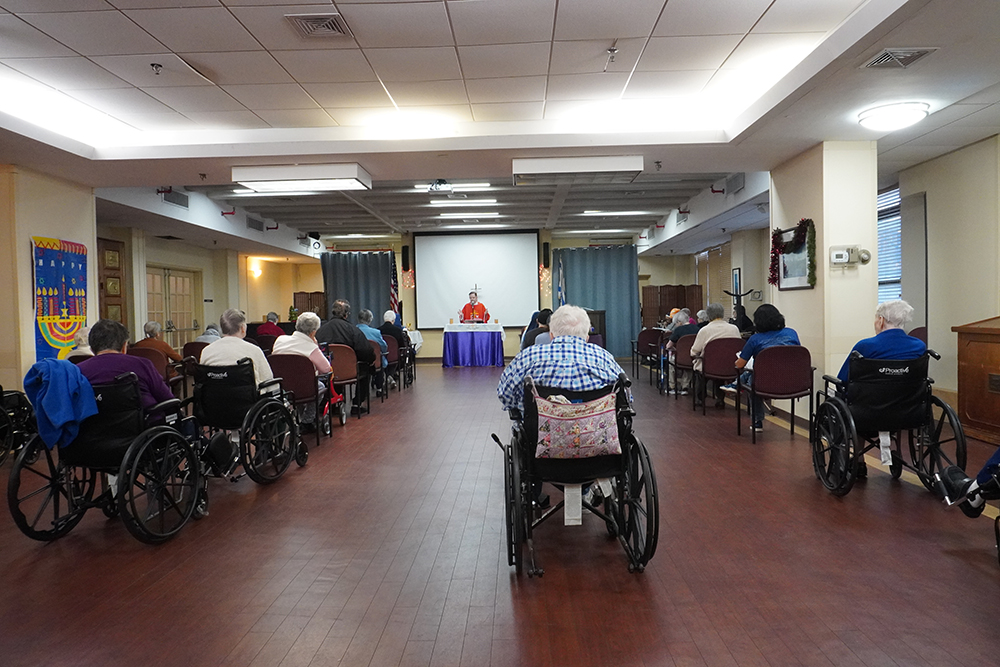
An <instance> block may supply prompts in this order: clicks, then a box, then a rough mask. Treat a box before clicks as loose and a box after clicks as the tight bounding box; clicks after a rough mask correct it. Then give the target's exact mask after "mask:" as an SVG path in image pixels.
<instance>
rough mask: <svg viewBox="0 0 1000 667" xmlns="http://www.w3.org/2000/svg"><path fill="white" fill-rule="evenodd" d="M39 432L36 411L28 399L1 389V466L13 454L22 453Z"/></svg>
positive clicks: (19, 393)
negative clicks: (22, 449) (21, 450)
mask: <svg viewBox="0 0 1000 667" xmlns="http://www.w3.org/2000/svg"><path fill="white" fill-rule="evenodd" d="M37 432H38V426H37V425H36V424H35V411H34V410H33V409H32V407H31V403H30V402H29V401H28V397H27V396H25V395H24V394H23V393H22V392H19V391H4V389H3V387H0V465H3V462H4V461H6V460H7V457H8V456H9V455H10V453H11V452H15V456H16V452H18V451H20V449H21V448H22V447H24V446H25V445H26V444H28V441H29V440H31V436H33V435H34V434H35V433H37Z"/></svg>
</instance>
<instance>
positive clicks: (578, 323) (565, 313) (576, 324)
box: [549, 304, 590, 340]
mask: <svg viewBox="0 0 1000 667" xmlns="http://www.w3.org/2000/svg"><path fill="white" fill-rule="evenodd" d="M549 333H550V335H551V336H552V338H553V339H555V338H558V337H559V336H576V337H577V338H582V339H584V340H587V336H588V335H589V334H590V316H589V315H587V311H585V310H584V309H583V308H581V307H580V306H570V305H568V304H567V305H565V306H559V308H558V309H556V312H554V313H552V317H551V318H550V319H549Z"/></svg>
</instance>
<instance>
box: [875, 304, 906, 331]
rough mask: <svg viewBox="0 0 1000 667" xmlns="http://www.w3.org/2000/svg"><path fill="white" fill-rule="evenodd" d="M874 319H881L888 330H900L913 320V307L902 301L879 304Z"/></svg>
mask: <svg viewBox="0 0 1000 667" xmlns="http://www.w3.org/2000/svg"><path fill="white" fill-rule="evenodd" d="M875 317H881V318H882V319H884V320H885V324H886V326H887V327H889V328H890V329H902V328H903V327H905V326H906V325H907V324H908V323H909V322H910V321H912V320H913V306H911V305H910V304H908V303H906V302H905V301H903V300H902V299H896V300H895V301H886V302H884V303H880V304H879V306H878V308H876V309H875Z"/></svg>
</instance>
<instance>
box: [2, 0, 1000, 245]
mask: <svg viewBox="0 0 1000 667" xmlns="http://www.w3.org/2000/svg"><path fill="white" fill-rule="evenodd" d="M67 9H72V11H67ZM334 11H337V12H340V14H341V15H342V16H343V19H344V20H345V22H346V24H347V25H348V26H349V28H350V30H351V31H352V33H353V37H346V38H345V37H341V38H333V39H306V38H302V37H300V36H299V35H298V34H297V33H296V32H295V31H294V29H293V28H292V27H291V25H290V24H289V23H288V22H287V21H286V20H285V18H284V16H285V15H286V14H314V13H325V12H334ZM998 34H1000V11H997V5H996V2H995V0H909V1H906V0H867V1H861V0H669V2H667V1H665V0H618V1H617V2H613V3H612V2H607V1H606V0H573V1H572V2H570V1H567V0H562V1H561V2H558V3H557V2H556V0H504V1H502V2H501V1H499V0H446V1H442V0H427V1H416V2H413V1H409V2H403V1H400V2H363V1H356V2H355V1H352V2H336V3H333V2H324V1H320V0H316V1H314V2H301V3H297V4H289V3H287V2H281V1H280V0H221V1H220V0H109V1H105V0H74V2H72V3H69V2H65V1H63V0H0V90H3V91H6V94H0V162H5V163H12V164H19V165H24V166H27V167H32V168H36V169H39V170H42V171H45V172H48V173H52V174H55V175H58V176H62V177H65V178H70V179H72V180H75V181H78V182H81V183H85V184H89V185H93V186H102V187H114V186H123V187H124V186H149V187H155V186H157V185H174V186H178V187H179V186H192V188H193V189H194V188H195V187H197V189H203V190H204V191H205V192H207V193H208V194H210V195H212V196H217V197H224V195H225V193H226V189H225V186H229V187H231V186H232V183H231V177H230V169H231V167H232V166H233V165H241V164H243V165H247V164H282V163H297V162H358V163H359V164H361V165H362V166H363V167H364V168H365V169H366V170H367V171H368V172H369V173H371V174H372V176H373V178H374V180H375V189H374V190H373V191H372V192H369V193H353V194H352V197H353V199H352V200H348V199H346V198H345V197H343V196H341V195H330V196H324V197H314V198H291V201H285V200H283V199H274V200H256V201H254V203H253V206H252V207H251V208H253V209H254V210H256V211H258V212H261V214H265V213H267V214H273V216H274V218H275V219H278V220H282V221H284V222H285V223H286V224H290V225H294V226H296V227H297V228H299V229H301V230H303V231H322V232H333V231H337V232H352V231H353V232H375V231H383V232H384V231H390V230H393V229H395V230H396V231H398V230H409V229H415V228H417V227H419V228H421V229H425V228H426V227H427V225H429V224H435V223H433V221H430V220H429V219H428V218H426V217H425V214H426V213H427V210H426V208H427V206H426V205H427V201H426V200H427V196H426V194H424V195H423V196H422V197H415V196H414V194H413V192H411V191H412V185H413V183H415V182H420V181H430V180H434V179H436V178H445V179H448V180H449V181H452V182H461V181H463V180H464V181H466V182H469V181H484V180H485V181H489V182H490V183H491V184H494V185H496V186H497V187H496V192H495V193H493V194H491V195H490V196H495V197H496V198H497V199H498V209H497V210H498V211H501V212H502V215H503V216H504V219H505V220H506V221H507V222H509V223H510V224H513V225H516V226H535V227H539V226H542V227H548V228H550V229H553V230H554V231H560V230H562V231H567V230H571V229H573V228H578V229H579V228H583V229H585V228H587V227H586V226H585V225H592V226H597V227H598V228H600V227H605V228H621V227H622V226H623V225H625V224H626V223H627V225H628V226H630V227H631V228H634V229H636V230H638V229H641V228H643V227H645V226H648V224H649V220H644V219H641V218H636V219H632V220H628V221H623V219H622V218H615V217H614V216H609V217H608V218H607V219H601V218H596V219H591V218H587V219H585V220H581V219H580V217H579V216H578V214H579V213H580V212H582V210H587V208H588V207H600V208H601V209H602V210H604V209H609V208H611V207H612V206H614V205H620V206H624V207H627V208H629V209H631V208H634V206H633V202H634V201H636V200H641V201H642V205H643V209H642V210H648V211H650V212H651V213H652V214H659V213H661V212H665V211H666V210H669V209H670V208H672V207H676V206H677V205H679V204H680V203H683V201H685V200H686V199H684V198H685V197H690V196H691V195H690V194H688V193H689V191H690V190H692V189H693V188H696V187H702V188H703V187H704V186H705V184H710V183H713V182H715V181H717V180H718V179H719V178H721V177H722V176H724V175H725V174H728V173H733V172H738V171H758V170H768V169H771V168H773V167H775V166H776V165H778V164H780V163H781V162H783V161H784V160H787V159H788V158H790V157H792V156H794V155H796V154H797V153H799V152H801V151H802V150H804V149H806V148H808V147H809V146H811V145H814V144H815V143H817V142H819V141H823V140H863V139H870V140H878V142H879V143H878V145H879V159H880V174H879V177H880V185H882V186H885V185H889V184H891V183H892V182H894V180H895V178H896V174H897V173H898V171H899V170H900V169H903V168H906V167H908V166H912V165H913V164H917V163H919V162H921V161H924V160H926V159H929V158H932V157H935V156H937V155H941V154H943V153H946V152H949V151H951V150H955V149H957V148H959V147H961V146H963V145H966V144H968V143H971V142H974V141H977V140H979V139H982V138H985V137H988V136H991V135H993V134H996V133H997V132H998V131H1000V104H998V103H1000V67H997V65H998V64H1000V40H997V38H996V35H998ZM885 47H933V48H936V49H937V50H936V51H935V52H934V53H932V54H931V55H930V56H928V57H926V58H925V59H923V60H922V61H919V62H918V63H916V64H915V65H913V66H911V67H910V68H908V69H906V70H870V69H861V66H862V65H863V64H864V63H865V62H866V61H867V60H869V59H870V58H871V57H872V56H874V55H875V54H877V53H878V52H879V51H880V50H881V49H883V48H885ZM611 48H615V49H617V51H616V52H615V54H614V60H613V62H611V61H609V53H608V50H609V49H611ZM153 63H156V64H158V65H160V66H161V67H160V68H159V74H157V73H155V72H154V69H153V68H152V67H151V64H153ZM903 100H905V101H912V100H920V101H925V102H927V103H928V104H930V105H931V110H932V112H933V113H932V115H931V116H930V117H929V118H927V119H926V120H925V121H923V122H922V123H920V124H918V125H916V126H914V127H913V128H910V129H908V130H904V131H901V132H897V133H894V134H891V135H885V136H881V135H879V134H877V133H873V132H871V131H868V130H865V129H863V128H861V127H860V126H858V125H857V122H856V119H857V113H858V112H859V111H860V110H862V109H865V108H868V107H871V106H875V105H878V104H882V103H886V102H892V101H903ZM74 105H76V106H74ZM401 121H402V122H401ZM613 154H642V155H643V156H644V158H645V170H644V172H643V173H642V174H640V176H639V178H638V179H637V182H636V183H634V184H630V185H629V186H628V187H617V186H615V187H612V186H596V185H586V184H580V183H577V184H568V185H564V186H562V187H559V186H538V187H537V189H535V190H520V189H516V188H512V187H510V186H509V185H508V184H509V182H510V175H511V174H510V161H511V159H512V158H515V157H536V156H552V155H559V156H573V155H613ZM656 162H659V163H660V166H661V169H660V170H657V169H656V168H655V166H654V165H655V163H656ZM202 175H204V176H202ZM535 187H536V186H532V188H535ZM639 192H642V194H641V195H640V194H636V193H639ZM286 199H288V198H286ZM240 205H244V206H246V205H247V202H246V200H243V201H241V202H240Z"/></svg>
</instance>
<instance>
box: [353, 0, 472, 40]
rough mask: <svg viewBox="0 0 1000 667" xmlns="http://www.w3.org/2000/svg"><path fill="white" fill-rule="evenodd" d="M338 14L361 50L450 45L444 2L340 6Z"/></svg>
mask: <svg viewBox="0 0 1000 667" xmlns="http://www.w3.org/2000/svg"><path fill="white" fill-rule="evenodd" d="M340 11H341V13H342V14H343V15H344V19H346V21H347V25H348V27H350V29H351V32H353V33H354V39H356V40H357V41H358V44H360V45H361V46H362V47H363V48H371V47H405V46H450V45H452V44H454V40H453V38H452V35H451V27H450V26H449V24H448V12H447V11H445V7H444V2H408V3H398V4H394V3H386V4H366V5H343V6H340Z"/></svg>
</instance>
